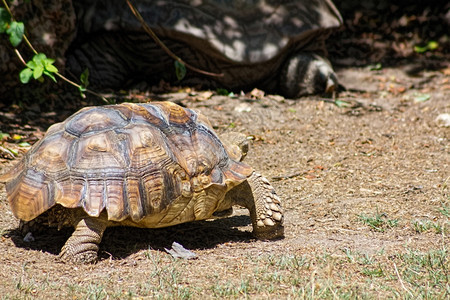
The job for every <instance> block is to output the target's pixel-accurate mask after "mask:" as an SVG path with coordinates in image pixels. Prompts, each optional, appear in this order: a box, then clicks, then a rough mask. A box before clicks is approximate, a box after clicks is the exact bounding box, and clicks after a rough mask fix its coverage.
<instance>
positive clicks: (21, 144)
mask: <svg viewBox="0 0 450 300" xmlns="http://www.w3.org/2000/svg"><path fill="white" fill-rule="evenodd" d="M19 147H31V145H30V143H27V142H22V143H19Z"/></svg>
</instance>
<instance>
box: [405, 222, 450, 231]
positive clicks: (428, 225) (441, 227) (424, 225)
mask: <svg viewBox="0 0 450 300" xmlns="http://www.w3.org/2000/svg"><path fill="white" fill-rule="evenodd" d="M412 224H413V226H414V231H415V232H416V233H423V232H427V231H430V230H431V229H434V231H435V232H436V233H437V234H441V233H445V232H446V227H445V225H446V224H448V222H443V223H442V224H439V223H438V222H433V221H430V220H416V221H413V222H412Z"/></svg>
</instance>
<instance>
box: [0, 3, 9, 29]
mask: <svg viewBox="0 0 450 300" xmlns="http://www.w3.org/2000/svg"><path fill="white" fill-rule="evenodd" d="M9 23H11V16H10V15H9V13H8V11H7V10H6V9H5V8H3V7H0V33H4V32H6V29H8V27H9Z"/></svg>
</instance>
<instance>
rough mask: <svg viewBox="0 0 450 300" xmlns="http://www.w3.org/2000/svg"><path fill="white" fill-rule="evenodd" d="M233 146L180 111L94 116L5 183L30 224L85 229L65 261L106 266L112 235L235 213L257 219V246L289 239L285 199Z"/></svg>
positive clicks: (34, 153)
mask: <svg viewBox="0 0 450 300" xmlns="http://www.w3.org/2000/svg"><path fill="white" fill-rule="evenodd" d="M225 138H226V139H228V140H229V141H230V142H226V141H221V140H220V139H219V138H218V136H217V135H216V133H215V132H214V130H213V129H212V127H211V124H210V123H209V121H208V119H207V118H206V117H205V116H204V115H202V114H200V113H198V112H195V111H194V110H191V109H188V108H183V107H181V106H179V105H177V104H175V103H173V102H151V103H146V104H133V103H123V104H118V105H106V106H98V107H86V108H83V109H81V110H80V111H78V112H76V113H75V114H73V115H72V116H70V117H69V118H67V119H66V120H65V121H64V122H62V123H57V124H54V125H52V126H51V127H50V128H49V129H48V131H47V132H46V134H45V135H44V137H43V138H42V139H41V140H40V141H39V142H38V143H36V144H35V145H34V146H33V147H32V148H31V149H30V150H29V151H28V152H27V154H26V155H25V157H24V158H23V159H22V160H21V161H20V162H19V163H18V164H17V165H16V166H15V167H13V168H12V169H11V170H10V171H9V172H7V173H6V174H4V175H2V176H1V177H0V181H2V182H6V191H7V198H8V201H9V204H10V206H11V210H12V212H13V214H14V216H15V217H17V218H18V219H20V220H22V222H24V224H25V225H26V224H28V223H30V222H34V223H35V224H39V223H40V224H48V225H50V226H58V228H61V227H64V226H69V227H70V226H73V227H75V231H74V233H73V234H72V235H71V236H70V237H69V239H68V240H67V242H66V243H65V245H64V246H63V247H62V250H61V253H60V257H61V259H62V260H63V261H72V262H75V263H80V262H87V263H88V262H94V261H96V259H97V252H98V245H99V243H100V241H101V239H102V235H103V232H104V231H105V229H106V228H107V227H109V226H135V227H141V228H159V227H166V226H172V225H176V224H180V223H185V222H190V221H196V220H205V219H209V218H214V217H215V216H223V215H229V214H230V213H231V212H232V206H233V205H240V206H243V207H246V208H247V209H248V210H249V212H250V218H251V221H252V225H253V234H254V235H255V236H256V237H257V238H259V239H277V238H281V237H283V235H284V227H283V219H284V217H283V210H282V207H281V203H280V198H279V197H278V196H277V194H276V193H275V190H274V188H273V187H272V186H271V184H270V183H269V182H268V181H267V179H266V178H264V177H263V176H262V175H260V174H259V173H257V172H256V171H254V170H253V168H252V167H250V166H249V165H247V164H245V163H243V162H242V159H243V158H244V157H245V155H246V153H247V150H248V143H247V142H246V141H247V140H246V139H241V135H239V134H232V133H231V134H228V135H227V136H225ZM27 222H28V223H27ZM24 228H25V227H24Z"/></svg>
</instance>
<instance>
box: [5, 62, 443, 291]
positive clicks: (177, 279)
mask: <svg viewBox="0 0 450 300" xmlns="http://www.w3.org/2000/svg"><path fill="white" fill-rule="evenodd" d="M339 76H340V78H341V81H342V83H343V84H344V85H345V86H346V87H347V89H348V91H346V92H343V93H341V94H340V95H339V98H338V99H339V100H341V101H346V102H345V103H342V102H339V104H340V105H339V106H338V105H335V104H333V103H331V102H330V99H320V98H303V99H300V100H289V99H284V98H282V97H280V96H272V95H265V96H262V95H261V94H259V93H253V95H245V96H240V97H238V98H230V97H225V96H212V97H210V95H209V94H207V93H202V92H197V93H195V94H192V93H191V94H188V93H185V92H181V93H178V94H176V95H167V96H164V97H166V98H168V99H172V100H175V101H177V102H181V103H182V104H184V105H186V106H187V107H190V108H194V109H197V110H200V111H202V112H203V113H204V114H206V115H207V116H208V117H209V118H210V121H211V122H212V124H213V125H214V127H215V128H216V129H217V131H218V132H219V134H220V133H223V132H227V131H232V130H233V131H239V132H243V133H246V134H248V135H250V136H252V137H253V138H254V141H253V145H252V149H251V152H250V153H249V155H248V157H247V158H246V160H247V162H248V163H249V164H250V165H252V166H253V167H254V168H255V169H256V170H258V171H259V172H261V173H262V174H264V175H265V176H266V177H267V178H269V179H270V181H271V182H272V183H273V185H274V187H275V188H276V190H277V192H278V194H279V196H280V197H281V198H282V200H283V206H284V208H285V220H286V222H285V226H286V228H285V233H286V237H285V239H283V240H279V241H274V242H265V241H257V240H255V239H253V238H252V236H251V234H250V231H251V226H250V221H249V218H248V216H247V212H246V211H245V210H242V209H237V210H236V211H235V214H234V215H233V216H232V217H229V218H227V219H221V220H215V221H205V222H199V223H194V224H185V225H180V226H176V227H173V228H167V229H158V230H142V229H136V228H112V229H108V230H107V232H106V234H105V236H104V239H103V242H102V244H101V247H100V258H101V259H100V261H99V262H98V263H97V264H94V265H88V266H84V265H82V266H74V265H70V264H63V263H61V262H60V261H59V260H58V252H59V250H60V248H61V246H62V245H63V244H64V242H65V240H66V239H67V237H68V235H69V234H70V231H64V230H63V231H60V232H58V231H56V230H49V231H48V232H45V233H43V234H42V235H39V236H35V241H33V242H25V241H24V240H23V237H22V236H20V235H19V233H18V230H17V226H18V221H17V220H16V219H15V218H14V217H13V216H12V213H11V212H10V210H9V207H8V203H7V201H6V198H5V191H4V188H3V186H1V190H0V234H1V239H0V265H1V270H2V272H1V273H0V291H1V292H0V294H2V299H15V298H33V297H37V298H54V297H58V298H61V297H71V298H73V299H108V298H126V297H129V298H133V297H135V298H145V297H152V298H158V297H159V298H194V299H195V298H197V299H198V298H200V297H212V298H220V297H232V298H247V297H250V298H252V297H253V298H271V297H275V295H277V297H278V296H280V297H284V298H288V297H291V298H297V297H298V298H302V295H303V297H304V296H305V295H306V297H307V296H308V295H310V296H311V295H312V296H313V297H314V292H316V293H318V291H319V290H321V289H322V290H323V289H324V287H325V286H326V285H327V284H330V286H331V287H334V288H335V289H334V291H338V292H339V291H342V292H346V291H347V292H348V293H349V294H348V295H350V298H351V296H354V297H359V296H360V297H363V298H364V297H366V296H367V297H369V298H372V297H374V298H376V297H385V296H392V297H395V296H396V295H397V296H398V295H402V292H403V293H405V294H406V292H405V289H406V290H408V291H414V289H413V286H412V283H408V282H407V283H405V285H406V286H402V285H403V282H402V284H400V283H399V281H398V278H397V277H396V276H395V272H394V271H395V270H397V266H396V264H395V262H396V260H395V259H396V258H395V257H397V258H398V257H400V256H401V255H404V254H405V253H409V252H411V251H423V252H428V251H434V250H439V249H442V248H443V247H444V248H445V247H448V245H450V239H449V237H448V229H449V217H448V215H447V216H446V215H444V214H443V213H441V212H440V210H442V209H445V208H447V209H448V208H449V206H450V202H449V201H450V198H449V194H448V193H449V190H448V184H449V175H450V172H449V171H450V167H449V162H450V155H449V152H450V148H449V145H450V143H449V133H450V129H449V128H450V127H445V125H444V124H443V122H442V121H439V120H438V116H440V115H442V114H444V113H447V114H448V113H450V102H449V96H450V69H449V68H446V69H441V70H437V71H423V72H421V73H420V74H419V76H414V77H412V76H409V75H407V73H405V72H404V71H403V70H402V68H395V69H388V68H385V69H382V70H378V71H371V70H369V69H368V68H361V69H358V68H351V69H343V70H340V71H339ZM4 117H5V118H6V117H10V118H12V117H11V115H4ZM40 125H41V126H31V127H30V126H28V127H24V126H21V125H17V126H10V127H9V129H8V130H9V133H10V134H13V133H17V134H19V135H21V136H22V139H25V140H28V141H31V142H33V141H34V140H35V139H36V138H39V137H41V136H42V131H45V129H46V126H48V125H49V124H46V123H42V124H40ZM447 126H448V125H447ZM3 147H9V148H11V149H17V150H18V151H19V152H20V151H22V152H23V151H25V150H21V149H22V148H20V147H19V146H18V144H17V143H13V142H12V141H11V140H5V141H4V143H3ZM24 149H26V148H24ZM4 156H5V157H6V156H7V155H5V154H4ZM16 161H17V158H16V159H14V160H11V159H7V158H3V159H2V160H1V164H0V173H3V172H4V171H5V170H6V169H7V168H9V167H10V166H11V165H12V164H13V163H15V162H16ZM364 216H367V217H369V216H371V217H374V216H378V217H379V218H380V219H381V220H382V221H383V222H384V223H383V225H382V226H380V227H379V228H378V229H373V228H371V227H370V226H369V225H368V224H367V223H365V222H363V221H362V218H363V217H364ZM420 222H422V223H423V224H424V222H431V223H433V224H440V225H441V227H442V226H443V227H444V231H443V232H441V233H436V232H435V231H433V230H423V232H420V230H419V231H418V230H416V229H417V224H422V223H420ZM414 224H415V225H414ZM173 241H177V242H178V243H181V244H182V245H183V246H184V247H185V248H187V249H190V250H192V251H194V252H195V253H196V254H197V256H198V259H196V260H189V261H186V260H173V259H172V258H171V257H170V256H169V255H168V254H167V253H166V252H165V251H164V249H163V248H164V247H165V248H169V247H170V245H171V244H172V242H173ZM349 253H353V254H354V255H359V256H358V257H360V256H364V255H365V256H366V257H376V258H377V259H379V263H380V264H381V263H382V262H386V261H391V262H394V263H393V264H392V263H389V264H388V265H389V266H390V267H389V268H391V269H389V271H390V272H389V274H393V275H392V278H391V277H387V279H385V281H384V282H383V283H382V284H380V283H377V281H373V280H375V279H373V278H374V277H372V276H365V275H364V272H362V271H361V268H362V267H361V268H358V264H356V263H354V264H352V262H351V261H350V262H345V261H344V260H345V259H346V258H348V257H349ZM320 257H328V258H323V259H324V260H322V259H321V258H320ZM284 258H286V261H287V262H289V264H287V263H286V265H284V264H283V261H284V260H282V259H284ZM293 258H296V259H297V258H299V259H301V258H302V259H305V260H307V261H308V262H309V263H308V266H307V267H301V266H298V267H295V266H292V265H290V263H292V259H293ZM398 264H399V263H398ZM443 264H444V270H448V268H449V261H448V257H447V259H446V260H445V261H444V262H443ZM393 266H395V270H394V269H392V268H393ZM294 271H295V272H297V271H298V276H296V277H295V278H296V280H298V281H295V280H294V279H295V278H294V277H293V274H294V273H295V272H294ZM400 271H401V270H400ZM385 273H388V271H386V272H385ZM295 274H297V273H295ZM327 274H328V275H327ZM400 274H402V273H401V272H400ZM276 276H280V277H279V278H278V277H276ZM281 276H284V277H281ZM269 277H270V278H269ZM314 280H315V281H314ZM294 281H295V282H294ZM313 281H314V282H316V283H314V284H313ZM405 281H406V280H405ZM258 282H259V283H258ZM330 282H331V283H330ZM307 286H310V288H309V290H305V287H307ZM380 286H381V287H383V286H387V287H388V288H386V289H384V290H383V289H381V290H380V289H379V288H380ZM446 286H447V289H448V275H447V285H446ZM302 289H303V290H302ZM437 289H440V287H437ZM330 290H332V289H331V288H330ZM295 291H297V292H298V291H303V294H301V293H296V292H295ZM305 291H306V292H305ZM435 292H437V294H434V295H444V297H445V294H442V293H441V294H439V290H437V291H436V290H435ZM305 293H306V294H305ZM308 293H310V294H308ZM311 293H312V294H311ZM326 295H330V297H331V298H333V297H334V296H336V295H334V292H333V294H323V295H322V296H323V297H325V296H326ZM342 295H344V294H342ZM345 295H347V294H345ZM448 295H449V294H447V296H448ZM316 296H318V297H319V298H320V295H318V294H316ZM338 296H339V297H340V296H341V294H338ZM325 298H326V297H325Z"/></svg>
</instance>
